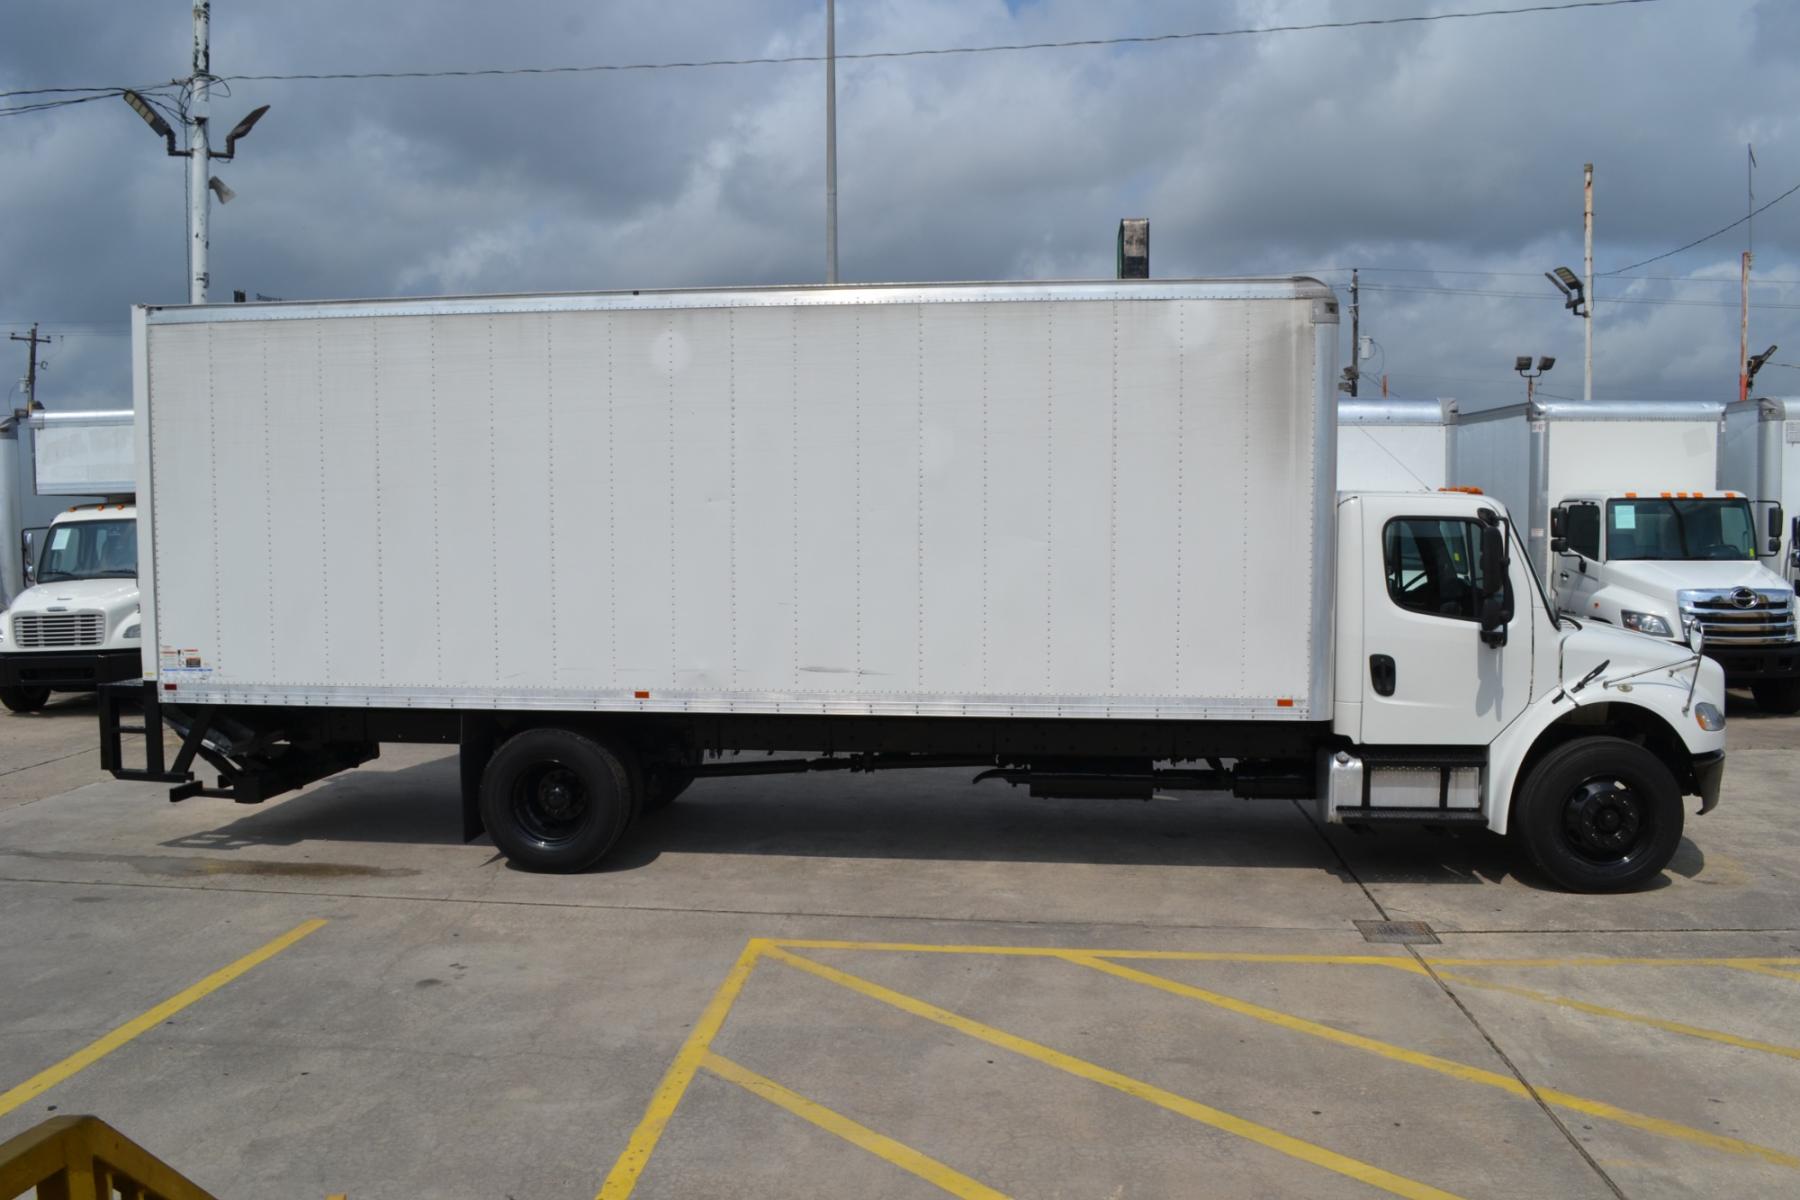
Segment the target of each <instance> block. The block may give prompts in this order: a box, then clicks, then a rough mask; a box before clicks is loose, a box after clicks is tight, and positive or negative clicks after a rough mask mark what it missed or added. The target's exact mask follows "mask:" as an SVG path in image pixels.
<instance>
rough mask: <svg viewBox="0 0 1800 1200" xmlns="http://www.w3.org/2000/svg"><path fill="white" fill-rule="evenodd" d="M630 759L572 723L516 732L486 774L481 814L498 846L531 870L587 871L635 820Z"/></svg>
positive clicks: (493, 760)
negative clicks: (577, 730) (566, 726)
mask: <svg viewBox="0 0 1800 1200" xmlns="http://www.w3.org/2000/svg"><path fill="white" fill-rule="evenodd" d="M633 791H634V788H633V786H632V771H631V769H630V766H629V765H628V763H627V761H626V759H625V758H624V757H623V756H621V755H620V754H619V753H618V752H616V751H614V750H613V749H611V748H609V747H608V746H605V745H603V744H602V743H600V742H597V741H595V740H593V739H592V738H589V737H586V736H584V735H582V734H579V733H575V732H573V731H572V730H568V729H527V730H525V731H524V732H523V733H517V734H514V735H513V736H512V737H510V738H508V739H507V740H506V741H505V742H503V743H501V745H500V748H499V749H498V750H496V751H494V756H493V758H491V759H489V760H488V765H487V770H485V771H483V772H482V775H481V820H482V823H483V824H485V825H486V826H487V831H488V834H489V835H490V836H491V837H492V838H493V839H494V845H495V846H497V847H499V849H500V851H501V852H502V853H503V854H505V855H506V857H507V859H508V860H509V861H510V862H512V863H513V864H514V865H516V866H519V867H523V868H525V869H526V870H531V871H550V872H557V873H564V874H566V873H569V872H573V871H585V870H586V869H587V868H589V867H591V866H593V865H594V864H595V863H597V862H599V861H600V859H601V858H602V857H604V856H605V854H606V852H607V851H608V850H611V849H612V848H613V844H614V843H615V842H617V841H618V840H619V835H620V834H622V833H624V832H625V827H626V825H628V824H630V823H631V817H632V805H633V796H632V793H633Z"/></svg>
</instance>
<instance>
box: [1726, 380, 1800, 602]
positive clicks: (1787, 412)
mask: <svg viewBox="0 0 1800 1200" xmlns="http://www.w3.org/2000/svg"><path fill="white" fill-rule="evenodd" d="M1719 486H1720V487H1721V488H1729V489H1731V490H1732V491H1735V492H1740V493H1742V494H1743V495H1745V496H1748V497H1749V498H1750V500H1751V502H1752V503H1753V504H1754V505H1755V506H1756V508H1757V512H1758V519H1759V520H1760V521H1761V522H1762V523H1763V525H1764V532H1765V533H1767V532H1768V530H1767V525H1768V523H1769V522H1770V521H1773V522H1774V523H1775V525H1776V526H1778V527H1779V528H1780V532H1781V536H1780V537H1779V538H1768V539H1766V540H1765V541H1764V543H1763V545H1762V551H1763V553H1762V555H1761V557H1762V560H1763V565H1764V566H1766V567H1768V568H1769V569H1770V570H1771V571H1773V572H1775V573H1776V574H1777V575H1780V576H1781V577H1782V578H1784V579H1786V580H1787V581H1788V584H1789V586H1793V585H1794V584H1795V583H1800V537H1796V536H1795V535H1796V533H1797V532H1800V400H1795V399H1792V398H1788V399H1782V398H1779V397H1775V396H1763V397H1757V398H1754V399H1750V400H1738V401H1734V402H1732V403H1730V404H1727V405H1726V406H1725V420H1724V423H1723V424H1722V425H1720V427H1719ZM1771 510H1773V511H1772V512H1771ZM1784 518H1785V519H1784Z"/></svg>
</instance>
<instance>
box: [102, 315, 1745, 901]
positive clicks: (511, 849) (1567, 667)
mask: <svg viewBox="0 0 1800 1200" xmlns="http://www.w3.org/2000/svg"><path fill="white" fill-rule="evenodd" d="M1337 320H1338V305H1337V302H1336V300H1335V298H1334V297H1333V295H1332V293H1331V291H1330V290H1329V289H1328V288H1326V287H1325V286H1323V285H1321V284H1319V283H1317V282H1314V281H1312V280H1308V279H1266V280H1256V279H1249V280H1224V281H1210V282H1203V281H1185V282H1184V281H1172V280H1145V281H1108V282H1093V283H1030V284H965V285H918V286H911V285H895V286H837V287H791V288H764V289H739V290H710V291H678V292H643V293H638V292H630V293H614V294H589V295H546V296H506V297H485V298H479V297H478V298H447V299H428V300H383V301H365V302H333V303H272V304H233V305H223V306H201V307H180V308H157V307H143V308H139V309H137V310H136V313H135V317H134V342H133V347H134V354H135V359H136V361H135V380H136V388H137V391H136V401H137V411H138V413H139V418H140V419H139V423H138V427H137V433H138V453H139V477H140V481H141V487H140V491H139V502H140V510H141V512H142V514H143V517H142V522H141V525H140V528H139V539H140V545H141V548H142V552H143V553H142V559H143V566H144V585H145V602H144V642H145V653H144V658H143V670H144V681H143V683H142V684H141V685H138V687H137V688H134V689H130V690H127V689H124V688H123V687H120V688H115V689H109V693H108V695H107V698H106V700H105V701H104V702H103V704H102V706H101V736H102V754H103V761H104V762H105V764H106V766H107V767H108V768H110V769H112V770H113V772H114V773H115V774H116V775H118V776H119V777H121V778H127V779H153V780H159V781H166V782H169V783H171V784H173V785H175V786H174V787H173V789H172V791H171V796H172V798H176V799H180V798H184V797H187V796H193V795H197V794H209V795H224V796H230V797H232V798H234V799H236V800H239V801H248V802H254V801H257V800H260V799H263V798H265V797H268V796H272V795H275V794H277V793H279V792H281V791H284V790H286V789H289V788H293V787H298V786H301V785H303V784H305V783H307V782H309V781H311V780H314V779H317V778H320V777H322V776H325V775H329V774H331V773H333V772H335V771H339V770H343V769H345V768H347V767H350V766H353V765H355V764H357V763H360V762H363V761H366V760H368V759H369V758H371V757H373V756H374V755H375V754H376V753H377V752H378V747H379V745H380V744H381V743H383V742H396V741H398V742H404V741H420V742H440V743H456V744H459V745H460V747H461V753H462V778H463V804H464V814H465V824H466V828H467V830H468V831H469V832H470V834H471V835H473V834H474V833H475V832H478V831H479V830H480V829H481V828H483V827H485V828H486V830H487V832H488V833H490V834H491V835H492V837H493V839H494V842H495V844H496V845H497V846H498V847H499V848H500V849H501V850H502V851H503V852H505V854H506V855H507V856H508V857H509V858H510V859H511V860H512V861H514V862H515V863H518V864H521V865H523V866H527V867H532V868H537V869H544V870H562V871H569V870H580V869H583V868H586V867H588V866H590V865H591V864H593V863H595V862H596V861H598V860H599V859H600V858H601V857H602V856H603V855H604V854H605V853H606V852H607V850H608V849H609V848H610V847H611V846H612V845H613V844H614V842H615V841H616V840H617V838H618V837H619V835H620V832H621V831H622V830H623V829H624V828H625V827H626V825H627V824H628V823H629V822H630V821H632V820H633V818H634V817H636V816H637V815H638V814H639V813H641V812H642V811H643V810H645V809H646V808H650V807H653V806H656V805H659V804H663V803H666V802H668V801H669V800H670V799H672V798H673V797H674V796H675V795H676V794H677V793H678V792H679V791H681V790H682V789H683V788H684V787H686V786H687V785H688V784H689V783H691V782H692V781H693V780H695V779H697V778H698V779H705V778H708V777H713V776H723V775H741V774H751V773H768V772H778V771H822V770H850V771H863V770H880V769H886V768H895V767H917V766H932V765H959V766H967V767H970V768H977V769H979V770H980V771H981V772H982V775H983V776H984V777H988V778H998V779H1001V780H1004V781H1006V782H1009V783H1012V784H1015V785H1021V786H1027V787H1029V788H1030V789H1031V790H1032V791H1033V793H1035V794H1038V795H1046V796H1113V797H1121V796H1136V797H1148V796H1149V795H1150V794H1151V793H1152V791H1153V790H1154V789H1158V788H1175V789H1182V788H1187V789H1226V790H1229V791H1231V792H1233V793H1235V794H1236V795H1238V796H1241V797H1246V798H1271V799H1286V800H1305V801H1311V802H1312V803H1313V804H1314V805H1316V811H1317V812H1318V814H1319V816H1320V818H1321V819H1322V820H1325V821H1341V822H1357V823H1362V824H1368V825H1374V824H1379V823H1383V822H1411V823H1425V824H1430V825H1438V826H1446V825H1448V826H1466V827H1472V828H1476V829H1483V828H1485V829H1490V830H1495V831H1498V832H1501V833H1507V832H1511V833H1512V834H1514V835H1515V836H1516V837H1517V838H1518V839H1519V840H1520V842H1521V844H1522V845H1523V847H1524V849H1525V850H1526V851H1527V852H1528V854H1529V856H1530V858H1531V860H1532V861H1534V862H1535V863H1537V864H1538V865H1539V867H1540V868H1541V869H1542V871H1543V872H1544V873H1545V874H1547V875H1548V877H1549V878H1550V879H1552V880H1554V881H1556V882H1558V883H1560V884H1562V885H1564V886H1568V887H1572V888H1582V889H1616V888H1624V887H1630V886H1633V885H1635V884H1637V883H1639V882H1641V881H1642V880H1644V879H1646V878H1648V877H1649V876H1651V875H1653V874H1655V873H1656V872H1658V871H1660V870H1661V869H1662V867H1663V866H1664V865H1665V864H1666V863H1667V861H1668V859H1669V856H1670V855H1671V854H1672V853H1673V852H1674V850H1675V847H1676V844H1677V842H1678V840H1679V838H1680V835H1681V828H1682V821H1683V811H1684V806H1683V804H1682V797H1683V796H1684V795H1688V796H1697V797H1699V798H1700V811H1703V812H1704V811H1706V810H1707V809H1710V808H1711V807H1712V806H1713V805H1714V804H1715V803H1716V802H1717V799H1718V793H1719V782H1720V776H1721V773H1722V770H1723V763H1724V758H1723V756H1724V734H1723V732H1722V724H1723V716H1722V713H1721V705H1722V704H1723V700H1724V693H1723V690H1722V688H1723V681H1722V677H1721V675H1720V672H1719V669H1718V667H1717V666H1716V665H1715V664H1712V663H1710V662H1708V661H1705V660H1703V659H1702V658H1701V657H1700V656H1699V655H1698V654H1696V653H1692V652H1690V650H1689V649H1688V648H1686V647H1679V646H1672V645H1670V644H1668V643H1665V642H1660V641H1655V640H1652V639H1649V638H1643V637H1639V636H1636V635H1632V634H1626V633H1622V632H1618V631H1611V630H1606V629H1603V628H1600V627H1597V626H1589V627H1587V628H1585V629H1580V630H1578V629H1576V628H1575V627H1574V626H1573V624H1572V623H1560V622H1559V621H1558V620H1557V619H1556V617H1555V614H1554V613H1553V611H1552V610H1551V608H1550V606H1549V603H1548V601H1547V600H1546V599H1545V597H1544V594H1543V591H1542V588H1541V586H1540V585H1539V583H1538V581H1537V580H1536V579H1535V578H1534V577H1533V575H1532V573H1531V570H1530V568H1529V565H1528V562H1527V559H1526V557H1525V555H1524V553H1523V552H1522V550H1520V549H1519V548H1518V546H1517V544H1516V543H1517V540H1516V538H1515V537H1513V536H1512V535H1511V534H1510V531H1509V529H1508V523H1507V518H1506V514H1505V512H1504V510H1503V509H1502V508H1500V506H1498V505H1496V504H1494V503H1493V502H1492V501H1489V500H1486V499H1483V498H1479V497H1471V496H1467V495H1461V494H1453V493H1436V492H1421V493H1417V494H1413V495H1386V496H1368V497H1358V496H1344V497H1340V496H1338V494H1337V491H1336V486H1335V478H1334V476H1335V471H1334V466H1335V455H1336V447H1335V444H1334V442H1335V435H1336V419H1335V416H1336V414H1335V404H1336V396H1335V394H1334V391H1333V385H1334V383H1335V376H1336V369H1335V368H1336V364H1335V362H1334V355H1335V347H1336V341H1337ZM139 703H141V704H142V706H143V708H144V709H145V711H146V716H147V723H148V724H149V726H150V728H152V729H154V728H157V727H159V726H160V725H161V723H162V722H164V721H168V722H169V723H170V724H171V725H172V726H173V727H174V728H175V729H176V730H177V731H178V732H179V733H180V734H181V738H182V741H181V746H180V749H179V752H178V753H177V754H176V755H175V757H174V759H173V760H172V761H170V762H167V763H165V762H164V761H163V750H162V744H161V741H160V739H158V738H155V737H151V738H149V739H147V744H146V748H145V753H146V755H147V761H145V762H144V763H143V765H141V766H138V765H130V766H128V765H127V764H126V763H125V761H124V753H123V750H122V747H121V741H120V736H119V735H120V713H121V710H122V709H123V708H124V707H125V706H126V705H127V704H130V705H132V706H135V705H136V704H139ZM741 752H756V756H755V757H750V756H748V755H746V756H745V757H737V754H738V753H741ZM770 752H773V754H774V756H772V757H771V756H767V755H769V754H770ZM196 759H200V760H204V761H205V762H207V763H209V764H210V765H211V766H212V767H213V768H214V769H215V770H216V772H217V783H216V786H213V785H207V784H204V783H203V782H202V781H201V779H199V778H197V777H196V776H195V774H194V768H195V765H196Z"/></svg>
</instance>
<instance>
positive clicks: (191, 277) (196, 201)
mask: <svg viewBox="0 0 1800 1200" xmlns="http://www.w3.org/2000/svg"><path fill="white" fill-rule="evenodd" d="M211 27H212V0H194V72H193V77H192V78H191V79H189V80H188V130H189V132H188V198H187V200H188V303H189V304H205V303H206V285H207V283H208V277H207V265H206V250H207V239H206V219H207V215H208V207H209V202H210V201H211V199H212V196H211V195H210V193H209V192H208V190H207V184H208V181H209V180H210V179H211V177H212V171H211V157H212V156H211V153H210V148H209V147H208V146H207V142H206V124H207V119H208V116H209V113H208V108H209V106H210V101H211V98H212V74H211V73H212V44H211V39H212V28H211Z"/></svg>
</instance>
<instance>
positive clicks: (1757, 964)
mask: <svg viewBox="0 0 1800 1200" xmlns="http://www.w3.org/2000/svg"><path fill="white" fill-rule="evenodd" d="M768 944H769V945H770V946H780V947H785V948H787V949H790V950H868V951H874V952H880V953H897V954H973V955H996V956H999V957H1003V958H1062V957H1065V956H1067V955H1070V954H1080V955H1086V956H1088V957H1091V958H1110V959H1124V960H1129V961H1141V962H1155V961H1166V962H1218V963H1289V964H1295V965H1301V966H1374V967H1392V968H1393V969H1395V970H1398V971H1407V972H1409V973H1411V974H1415V975H1422V974H1424V973H1425V971H1424V968H1422V967H1420V966H1419V965H1418V963H1416V962H1415V961H1413V959H1412V957H1411V956H1410V955H1404V954H1251V953H1239V952H1237V951H1232V950H1132V949H1087V948H1080V947H1058V946H965V945H944V944H938V943H933V942H856V941H846V940H840V939H833V938H771V939H769V940H768ZM1427 958H1428V959H1429V961H1430V962H1431V965H1432V966H1434V967H1468V968H1475V967H1521V968H1550V967H1736V968H1738V969H1740V970H1747V971H1751V970H1765V971H1768V972H1773V973H1775V974H1784V972H1782V971H1780V970H1779V968H1782V967H1789V968H1794V969H1796V971H1800V957H1793V956H1788V957H1780V956H1763V957H1748V958H1746V957H1732V958H1649V957H1626V958H1601V957H1597V956H1586V957H1574V958H1448V957H1445V958H1439V957H1436V956H1432V955H1427ZM1792 978H1800V973H1797V974H1795V975H1794V976H1792Z"/></svg>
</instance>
